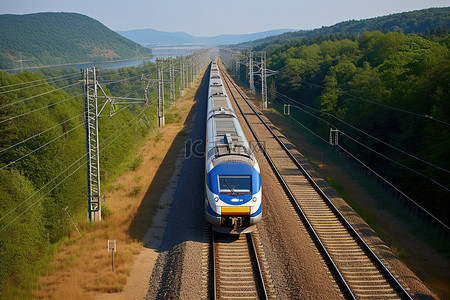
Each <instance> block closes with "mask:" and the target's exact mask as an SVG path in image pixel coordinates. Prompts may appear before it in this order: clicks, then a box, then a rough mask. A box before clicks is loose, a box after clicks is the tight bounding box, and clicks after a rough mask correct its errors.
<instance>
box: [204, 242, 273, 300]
mask: <svg viewBox="0 0 450 300" xmlns="http://www.w3.org/2000/svg"><path fill="white" fill-rule="evenodd" d="M213 254H214V259H213V260H214V283H215V284H214V286H215V299H267V295H266V290H265V287H264V280H263V278H262V274H261V270H260V267H259V262H258V258H257V253H256V250H255V247H254V244H253V241H252V238H251V234H250V233H247V234H240V235H224V234H219V233H213Z"/></svg>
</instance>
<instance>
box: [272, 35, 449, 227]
mask: <svg viewBox="0 0 450 300" xmlns="http://www.w3.org/2000/svg"><path fill="white" fill-rule="evenodd" d="M441 37H443V36H442V35H441ZM443 38H447V39H448V35H447V36H446V37H443ZM265 49H266V50H267V51H268V60H267V66H268V68H270V69H273V70H280V71H281V72H280V74H279V75H278V76H277V78H276V89H277V91H279V92H281V93H283V94H285V95H288V96H290V97H292V98H293V99H295V100H296V101H298V103H301V104H306V105H308V106H310V107H313V108H315V109H317V110H319V111H322V114H320V113H319V114H318V113H316V112H314V111H312V110H310V109H308V111H310V112H312V113H313V114H315V115H317V116H318V117H320V118H322V119H324V120H325V122H320V121H317V120H316V119H315V118H310V117H308V116H307V115H305V114H303V117H301V118H302V121H304V122H306V123H307V124H309V125H308V126H310V127H311V128H313V129H314V131H316V132H319V133H320V134H321V135H322V137H323V138H324V139H326V140H327V139H328V132H329V126H336V127H337V128H339V129H340V130H341V131H342V132H341V134H340V141H339V144H340V145H342V146H343V147H344V148H346V149H348V150H350V151H351V153H353V154H355V156H357V157H358V158H359V159H361V160H362V161H364V162H365V163H366V164H368V165H369V166H370V167H371V168H373V169H374V170H375V171H377V172H378V173H379V174H381V175H382V176H384V177H386V178H388V179H389V180H390V181H391V182H392V183H394V184H395V185H396V186H398V187H399V188H400V189H401V190H403V191H404V192H405V193H406V194H407V195H410V196H411V197H412V198H413V199H414V200H416V201H417V202H418V203H419V204H420V205H422V206H423V207H425V208H426V209H428V210H430V211H431V212H432V213H433V214H435V215H437V216H438V217H439V218H440V219H441V220H447V219H448V218H447V216H448V215H449V213H450V205H449V202H448V201H446V200H447V199H448V191H446V190H445V189H443V188H442V187H439V186H438V185H436V184H435V183H434V182H433V181H432V180H431V179H430V178H432V179H433V180H435V181H437V182H439V183H440V184H442V185H444V186H445V187H447V188H449V187H450V176H449V174H448V172H446V171H442V170H440V169H439V168H435V167H433V166H431V165H429V164H425V163H422V162H420V161H418V160H415V159H412V158H411V157H410V156H408V155H405V154H404V153H402V152H400V151H397V150H394V149H393V148H391V147H388V146H386V145H385V144H384V143H381V142H379V141H377V140H376V139H379V140H382V141H384V142H385V143H388V144H390V145H393V146H395V147H397V148H399V149H401V150H403V151H406V152H408V153H410V154H413V155H415V156H417V157H419V158H420V159H422V160H425V161H427V162H430V163H431V164H434V165H436V166H439V167H441V168H444V169H446V170H450V160H449V159H448V157H450V128H449V125H448V124H447V125H445V124H442V123H440V122H436V121H434V120H432V119H431V118H434V119H435V120H436V119H437V120H440V121H443V122H447V123H450V101H449V100H450V92H449V91H450V80H449V79H450V51H449V48H448V47H447V46H446V45H441V44H439V43H436V42H433V41H430V40H429V39H425V38H422V37H420V36H418V35H416V34H409V35H405V34H404V33H402V32H388V33H382V32H380V31H373V32H365V33H363V34H362V35H360V36H359V38H356V39H354V40H351V39H345V38H344V39H340V38H339V37H334V38H333V39H330V40H323V41H320V42H317V43H312V42H311V41H310V40H296V41H291V42H290V43H285V44H280V45H269V44H268V45H266V48H265ZM269 85H270V84H269ZM275 101H282V100H280V99H278V100H275ZM405 111H408V112H411V113H414V114H417V115H413V114H410V113H406V112H405ZM333 116H335V117H337V118H339V119H341V120H344V121H345V122H347V124H345V123H343V122H341V121H338V120H337V119H336V118H335V117H333ZM425 116H431V117H425ZM352 126H353V127H352ZM355 127H356V128H358V129H359V130H362V131H364V132H366V133H367V134H370V135H371V136H373V137H374V138H376V139H374V138H370V137H369V136H367V135H366V134H363V133H361V132H360V131H358V130H357V129H355ZM352 139H357V140H358V141H360V142H361V143H362V144H364V145H365V146H367V147H370V148H372V149H374V150H375V151H377V152H378V153H381V154H383V155H385V156H387V157H389V158H390V159H392V160H394V161H397V162H399V163H401V164H403V165H404V166H406V167H408V168H410V169H412V170H415V171H416V172H420V173H422V174H424V175H425V176H427V177H429V178H426V177H423V176H419V175H418V174H416V173H415V172H411V171H409V170H407V169H406V168H403V167H400V166H398V165H397V164H394V163H393V162H390V161H389V160H386V159H384V158H382V157H381V156H380V155H379V154H376V153H374V152H372V151H369V150H368V149H367V148H366V147H364V146H362V145H360V144H358V143H356V142H354V141H353V140H352Z"/></svg>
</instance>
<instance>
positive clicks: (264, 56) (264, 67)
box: [261, 51, 267, 109]
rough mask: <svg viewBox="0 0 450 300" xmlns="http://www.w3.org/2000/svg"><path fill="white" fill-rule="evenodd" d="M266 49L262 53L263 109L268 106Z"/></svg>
mask: <svg viewBox="0 0 450 300" xmlns="http://www.w3.org/2000/svg"><path fill="white" fill-rule="evenodd" d="M266 73H267V71H266V51H263V53H262V54H261V100H262V106H263V109H266V108H267V81H266V79H267V75H266Z"/></svg>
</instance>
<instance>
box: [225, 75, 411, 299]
mask: <svg viewBox="0 0 450 300" xmlns="http://www.w3.org/2000/svg"><path fill="white" fill-rule="evenodd" d="M221 71H222V72H221V73H222V75H223V77H224V78H225V77H226V78H227V79H228V81H229V82H231V84H232V85H233V86H234V88H235V89H236V91H237V92H238V93H239V95H240V96H241V97H242V99H243V100H244V101H245V102H246V103H247V105H248V106H249V107H250V108H251V110H252V111H253V113H254V114H255V115H256V116H257V117H258V118H259V120H260V121H261V123H263V124H264V126H265V127H266V128H267V129H268V130H269V132H270V133H271V134H272V136H273V137H274V138H275V139H276V141H277V142H278V143H279V145H280V146H281V147H282V148H283V150H284V151H285V152H286V153H287V155H288V156H289V158H290V159H291V160H292V161H293V163H294V164H295V165H296V166H297V167H298V169H299V170H300V171H301V172H302V174H303V175H304V176H305V178H306V179H307V180H308V182H309V183H310V184H311V186H312V187H313V188H314V189H315V190H316V192H317V193H318V194H319V195H320V197H321V198H322V199H323V200H324V201H325V203H326V204H327V206H328V207H329V208H330V209H331V210H332V212H333V213H334V214H335V216H336V217H337V218H338V219H339V220H340V221H341V223H342V224H343V225H344V227H345V228H346V229H347V230H348V231H349V233H350V234H351V236H353V238H354V239H355V240H356V241H357V243H358V244H359V245H360V246H362V248H363V250H364V252H365V253H367V254H368V255H369V257H370V258H371V259H372V260H373V262H374V263H375V264H376V265H377V266H378V267H379V268H380V269H381V270H382V271H383V273H384V275H386V276H387V277H388V279H389V280H390V281H391V283H393V288H394V289H395V290H396V291H397V292H398V293H399V295H400V296H402V297H404V298H406V299H412V298H411V296H410V295H409V294H408V293H407V292H406V290H405V289H404V288H403V287H402V285H401V284H400V283H399V282H398V281H397V279H396V278H395V277H394V276H393V275H392V273H391V272H390V271H389V270H388V269H387V267H386V266H385V265H384V264H383V263H382V262H381V260H380V259H379V258H378V256H377V255H376V254H375V253H374V252H373V251H372V249H371V248H370V247H369V246H368V245H367V243H366V242H365V241H364V240H363V239H362V237H361V236H360V235H359V234H358V233H357V232H356V230H355V229H354V228H353V227H352V226H351V225H350V223H349V222H348V221H347V220H346V219H345V218H344V216H343V215H342V214H341V212H340V211H339V210H338V209H337V207H336V206H335V205H334V204H333V203H332V201H331V200H330V199H329V198H328V196H327V195H326V194H325V193H324V192H323V191H322V189H321V188H320V187H319V186H318V185H317V183H316V182H315V181H314V180H313V179H312V177H311V176H310V175H309V174H308V173H307V171H306V170H305V169H304V168H303V166H302V165H301V164H300V163H299V162H298V160H297V159H296V158H295V157H294V155H293V154H292V153H291V152H290V151H289V149H287V147H286V145H285V144H284V143H283V142H282V141H281V140H280V138H279V137H278V136H277V135H276V134H275V132H274V131H273V130H272V129H271V128H270V126H269V125H268V124H267V123H266V122H265V121H264V119H263V118H262V117H261V116H260V114H259V113H258V112H257V111H256V110H255V108H254V107H253V105H252V104H251V103H250V102H249V101H248V99H247V97H246V96H245V95H244V94H243V92H242V91H241V90H240V89H239V87H238V86H237V85H236V84H235V83H234V82H232V80H231V79H230V77H229V75H228V74H226V73H225V72H223V69H222V68H221ZM224 82H225V81H224ZM226 83H227V86H228V88H229V87H230V85H229V83H228V82H226ZM229 89H230V88H229ZM230 91H231V89H230ZM231 96H232V97H233V99H234V101H235V103H236V105H237V106H238V108H239V110H240V112H241V114H242V116H243V118H244V120H245V121H246V123H247V125H248V127H249V129H250V131H251V132H252V134H253V136H254V137H255V139H256V140H257V142H258V144H259V145H260V147H261V149H262V150H263V153H264V155H265V156H266V158H267V159H268V161H269V164H270V165H271V167H272V169H273V170H274V172H275V174H276V176H277V177H278V179H279V180H280V182H281V183H282V185H283V188H284V189H285V191H286V192H287V194H288V196H289V198H290V199H291V201H293V203H294V206H295V208H296V209H297V211H298V212H300V214H301V216H302V217H303V220H304V221H305V222H306V224H307V225H308V226H307V227H308V229H309V230H310V232H312V233H313V236H314V237H315V239H316V241H317V242H318V244H319V245H320V247H321V250H322V252H323V253H324V254H325V257H326V258H327V259H328V260H329V262H330V264H331V265H332V266H333V269H334V271H335V272H336V274H337V277H338V279H339V281H340V283H341V284H342V286H343V287H344V292H347V293H348V294H349V296H351V297H352V298H354V299H356V297H355V295H354V294H353V292H352V291H351V289H350V287H349V285H348V284H347V282H346V280H345V278H344V277H343V275H342V274H341V272H340V271H339V269H338V267H337V265H336V264H335V263H334V261H333V259H332V258H331V256H330V254H329V252H328V251H327V250H326V248H325V246H324V244H323V243H322V241H321V240H320V238H319V236H318V234H317V232H316V231H315V230H314V228H313V226H312V224H311V223H310V222H309V220H308V218H307V216H306V214H305V213H304V211H303V210H302V209H301V208H300V205H299V204H298V202H297V200H296V199H295V196H294V195H293V193H292V192H291V191H290V189H289V187H288V185H287V183H286V182H285V180H284V179H283V178H282V175H281V174H280V172H279V171H278V169H277V167H276V166H275V164H274V163H273V161H272V159H271V158H270V157H269V155H268V153H267V151H266V150H265V148H264V146H263V145H262V143H261V142H260V140H259V138H258V137H257V135H256V133H255V131H254V130H253V128H252V126H251V125H250V123H249V121H248V119H247V117H246V116H245V114H244V113H243V111H242V109H241V107H240V106H239V104H238V102H237V100H236V98H235V97H234V95H233V94H232V95H231Z"/></svg>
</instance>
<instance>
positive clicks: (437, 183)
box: [291, 105, 449, 191]
mask: <svg viewBox="0 0 450 300" xmlns="http://www.w3.org/2000/svg"><path fill="white" fill-rule="evenodd" d="M291 107H292V108H297V109H300V110H302V111H304V112H306V113H308V114H310V115H311V116H313V117H315V118H317V119H319V120H321V121H323V122H325V123H327V124H330V123H329V122H328V121H326V120H324V119H322V118H320V117H318V116H315V115H313V114H311V113H309V112H307V111H306V110H304V109H303V108H301V107H299V106H296V105H291ZM303 126H306V125H303ZM336 128H337V129H338V130H339V133H340V134H343V135H344V136H346V137H348V138H349V139H350V140H352V141H354V142H356V143H358V144H359V145H361V146H363V147H364V148H366V149H368V150H370V151H372V152H374V153H376V154H378V155H380V156H381V157H383V158H385V159H387V160H389V161H391V162H393V163H395V164H397V165H398V166H400V167H403V168H405V169H407V170H409V171H412V172H413V173H415V174H417V175H419V176H421V177H424V178H426V179H428V180H430V181H432V182H433V183H435V184H436V185H438V186H439V187H441V188H443V189H445V190H446V191H449V189H448V188H447V187H446V186H444V185H443V184H441V183H439V182H438V181H437V180H435V179H433V178H431V177H429V176H427V175H425V174H423V173H421V172H418V171H416V170H414V169H411V168H409V167H407V166H405V165H403V164H401V163H399V162H397V161H395V160H393V159H391V158H389V157H387V156H385V155H383V154H381V153H379V152H378V151H376V150H374V149H372V148H370V147H369V146H367V145H365V144H364V143H362V142H360V141H357V140H356V139H354V138H352V137H351V136H350V135H348V134H346V133H345V132H344V131H342V130H341V129H340V128H338V127H336ZM309 131H312V130H309ZM315 135H316V136H318V135H317V134H315ZM321 139H322V140H324V139H323V138H321ZM341 148H342V146H341ZM347 151H348V150H347Z"/></svg>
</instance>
